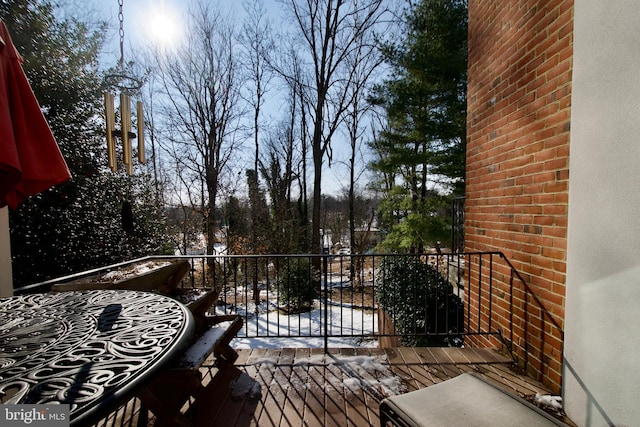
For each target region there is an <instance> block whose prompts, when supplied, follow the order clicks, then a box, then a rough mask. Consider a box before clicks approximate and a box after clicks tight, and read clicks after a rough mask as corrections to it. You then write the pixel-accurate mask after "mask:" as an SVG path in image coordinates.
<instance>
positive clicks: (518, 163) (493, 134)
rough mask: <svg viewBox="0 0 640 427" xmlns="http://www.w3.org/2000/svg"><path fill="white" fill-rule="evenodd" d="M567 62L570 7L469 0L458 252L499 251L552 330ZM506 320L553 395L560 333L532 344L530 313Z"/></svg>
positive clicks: (566, 2)
mask: <svg viewBox="0 0 640 427" xmlns="http://www.w3.org/2000/svg"><path fill="white" fill-rule="evenodd" d="M572 56H573V0H537V1H534V0H528V1H527V0H502V1H498V0H470V1H469V83H468V117H467V177H466V179H467V181H466V185H467V189H466V208H465V209H466V211H465V215H466V218H465V245H466V248H465V249H466V250H467V251H490V250H496V251H502V252H503V253H504V254H505V255H506V257H507V259H508V260H510V261H511V262H512V263H513V265H514V266H515V268H516V269H517V270H518V271H519V272H520V273H521V274H522V276H523V278H524V279H525V281H526V282H527V283H528V285H529V286H530V289H531V290H532V292H533V294H534V295H535V296H536V297H537V298H539V299H540V300H541V301H542V304H543V305H544V309H545V310H546V311H547V312H548V313H549V314H550V315H551V316H552V317H553V318H554V319H555V320H556V321H557V322H558V323H559V324H560V325H561V326H562V325H563V319H564V296H565V267H566V247H567V245H566V237H567V218H568V215H567V214H568V212H567V211H568V197H569V195H568V189H569V128H570V107H571V72H572ZM502 273H503V276H504V277H505V278H507V277H510V275H509V273H508V269H507V268H503V271H502ZM508 282H509V280H507V279H505V280H504V283H502V284H500V285H499V286H501V287H502V290H503V291H504V293H506V292H508V291H509V283H508ZM497 295H500V293H497ZM523 295H524V294H523V293H520V292H519V293H518V295H516V301H515V307H516V311H518V310H517V307H520V308H522V307H523V305H524V299H526V297H524V296H523ZM471 298H473V295H471ZM520 299H523V300H522V301H520ZM516 316H517V318H518V319H519V322H518V321H516V322H515V326H514V329H515V330H516V336H515V337H514V340H513V341H514V343H516V344H519V345H520V346H521V348H527V346H528V347H532V346H538V347H540V349H541V350H542V351H541V353H540V354H541V355H540V356H539V357H538V356H534V360H528V361H527V362H528V364H527V368H528V369H530V370H533V371H537V372H538V373H541V374H542V377H543V378H544V382H546V383H547V384H548V385H552V386H553V387H554V388H556V389H559V386H560V384H561V366H562V365H561V361H562V335H561V334H556V336H554V337H551V338H550V339H544V342H540V339H539V336H540V334H536V333H531V331H530V329H531V328H534V329H535V328H540V324H541V323H540V322H539V321H538V322H536V318H535V316H534V318H533V320H532V318H531V316H532V315H531V313H530V312H529V313H526V314H521V313H519V312H518V313H516ZM540 316H542V314H540ZM537 320H539V319H537ZM525 326H526V327H527V328H528V329H529V331H528V332H526V333H525V332H523V330H524V328H525ZM508 327H509V326H508V325H503V330H504V329H506V328H508ZM541 329H545V327H544V326H543V327H542V328H541ZM538 332H540V331H538ZM523 341H526V342H523ZM519 357H521V358H524V357H531V355H529V354H527V355H524V354H523V352H522V351H520V354H519ZM538 359H540V360H538ZM542 362H544V363H542Z"/></svg>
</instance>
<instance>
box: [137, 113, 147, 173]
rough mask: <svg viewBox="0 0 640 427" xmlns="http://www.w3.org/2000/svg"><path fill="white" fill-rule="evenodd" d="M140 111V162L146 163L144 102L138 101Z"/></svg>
mask: <svg viewBox="0 0 640 427" xmlns="http://www.w3.org/2000/svg"><path fill="white" fill-rule="evenodd" d="M137 109H138V161H139V162H140V163H145V161H146V158H145V153H144V114H143V111H142V101H138V103H137Z"/></svg>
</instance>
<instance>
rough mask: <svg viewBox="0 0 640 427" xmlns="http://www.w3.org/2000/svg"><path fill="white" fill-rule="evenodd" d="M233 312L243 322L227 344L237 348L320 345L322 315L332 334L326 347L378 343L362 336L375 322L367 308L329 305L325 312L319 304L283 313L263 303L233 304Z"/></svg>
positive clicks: (374, 328)
mask: <svg viewBox="0 0 640 427" xmlns="http://www.w3.org/2000/svg"><path fill="white" fill-rule="evenodd" d="M235 311H236V313H238V314H240V315H242V316H243V318H244V322H245V324H244V325H243V329H242V330H241V331H240V332H239V333H238V337H236V338H235V339H234V340H233V341H232V343H231V345H232V346H233V347H234V348H238V349H242V348H296V347H302V348H312V347H324V337H323V332H324V331H323V325H324V324H325V315H326V317H327V321H328V325H329V326H328V333H329V335H330V336H331V335H334V336H333V337H330V338H329V339H328V346H329V347H377V345H378V342H377V340H375V339H371V338H368V337H366V336H363V335H372V334H373V333H374V331H375V330H376V329H377V324H378V317H377V315H376V314H375V313H374V312H372V311H368V310H359V309H357V308H352V307H350V306H340V305H330V306H328V311H326V312H325V310H324V308H323V307H317V308H315V309H314V310H311V311H309V312H307V313H300V314H295V315H287V314H284V313H282V312H280V311H279V310H277V308H276V307H275V304H273V303H270V304H268V305H267V304H266V303H263V304H261V305H260V306H259V307H258V308H257V310H256V307H255V305H253V306H249V310H248V311H247V310H246V309H244V308H241V307H236V310H235ZM256 311H257V313H256ZM345 335H360V336H355V337H354V336H345ZM256 336H259V337H260V338H256ZM265 336H267V338H264V337H265ZM309 337H311V338H309Z"/></svg>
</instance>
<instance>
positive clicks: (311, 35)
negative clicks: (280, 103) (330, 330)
mask: <svg viewBox="0 0 640 427" xmlns="http://www.w3.org/2000/svg"><path fill="white" fill-rule="evenodd" d="M282 1H283V2H284V3H285V4H286V5H287V7H288V9H289V10H290V11H291V14H292V17H293V20H294V23H295V26H296V30H297V34H298V37H297V40H299V42H300V51H301V55H304V56H303V59H305V60H306V61H307V62H306V66H307V67H308V68H309V72H310V74H311V76H312V77H311V78H310V79H309V83H308V84H307V85H306V86H305V87H304V90H305V100H306V102H307V103H308V110H307V111H308V114H309V119H310V125H312V130H311V151H312V158H313V165H314V178H313V211H312V221H311V223H312V225H311V252H312V253H320V221H321V213H320V209H321V193H322V187H321V182H322V167H323V163H324V161H325V159H326V160H327V161H328V164H329V166H330V165H331V160H332V152H331V140H332V138H333V136H334V134H335V132H336V131H337V129H338V127H339V126H340V124H341V121H342V120H343V114H344V111H345V109H346V108H347V105H348V104H349V100H350V94H351V92H350V88H351V87H352V85H353V82H354V79H355V73H354V70H353V69H352V68H351V66H352V65H353V64H350V62H349V59H350V58H352V57H353V55H354V51H356V50H358V49H361V48H362V45H361V43H360V41H361V40H362V38H363V34H367V33H369V32H372V31H373V30H374V29H375V27H376V25H377V24H378V23H379V22H380V21H381V19H382V17H383V16H384V13H385V9H384V7H383V3H384V2H383V1H382V0H368V1H344V0H282Z"/></svg>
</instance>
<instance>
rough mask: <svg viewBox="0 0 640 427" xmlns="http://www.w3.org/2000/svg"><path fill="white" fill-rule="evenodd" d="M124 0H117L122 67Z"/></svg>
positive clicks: (121, 64)
mask: <svg viewBox="0 0 640 427" xmlns="http://www.w3.org/2000/svg"><path fill="white" fill-rule="evenodd" d="M123 2H124V0H118V6H119V8H120V10H119V11H118V19H119V20H120V64H119V66H120V68H122V67H124V13H123V11H122V7H123Z"/></svg>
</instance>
